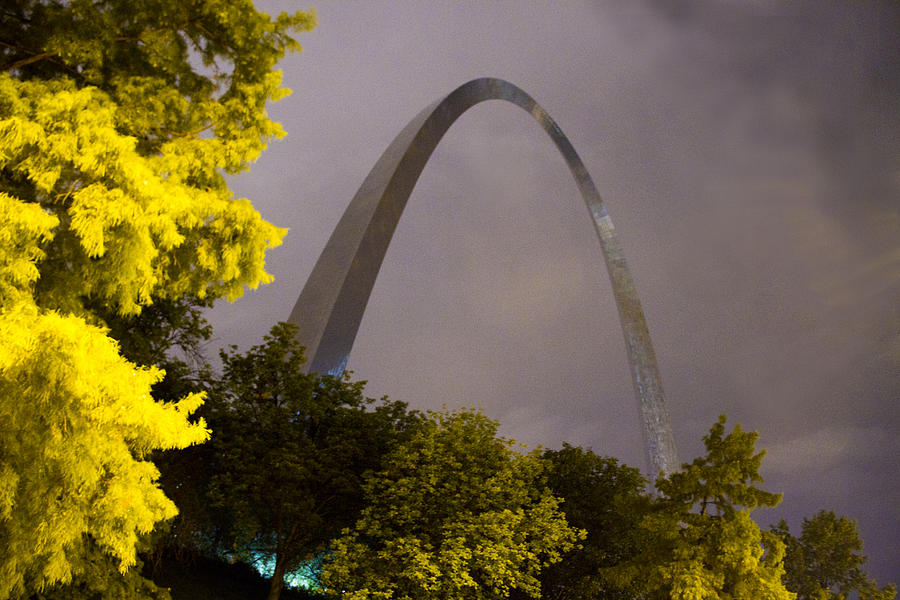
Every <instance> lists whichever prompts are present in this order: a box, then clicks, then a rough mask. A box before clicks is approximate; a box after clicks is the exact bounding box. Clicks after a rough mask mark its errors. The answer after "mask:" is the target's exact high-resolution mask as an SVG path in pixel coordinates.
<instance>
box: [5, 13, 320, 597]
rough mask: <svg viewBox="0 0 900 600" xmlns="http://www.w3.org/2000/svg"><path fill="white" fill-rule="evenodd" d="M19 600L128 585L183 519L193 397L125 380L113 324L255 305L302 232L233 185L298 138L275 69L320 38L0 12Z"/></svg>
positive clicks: (189, 18)
mask: <svg viewBox="0 0 900 600" xmlns="http://www.w3.org/2000/svg"><path fill="white" fill-rule="evenodd" d="M0 17H2V18H0V71H2V72H0V357H2V360H0V423H3V425H2V428H0V598H8V597H19V596H23V595H26V594H28V593H31V592H33V591H36V590H40V589H42V588H44V587H45V586H50V585H53V584H54V583H57V582H66V581H69V580H70V579H71V577H72V576H73V574H74V573H77V572H79V571H83V570H84V569H85V568H86V566H87V565H88V564H89V562H90V559H89V556H93V555H94V551H95V550H96V549H98V548H99V549H100V550H101V551H102V552H101V553H102V554H104V555H106V556H111V557H113V558H115V560H116V561H117V562H118V564H119V566H120V568H121V569H126V568H127V567H128V566H129V565H131V564H133V563H134V561H135V556H134V554H135V552H134V542H135V539H136V535H137V534H138V533H140V532H144V531H147V530H149V529H150V528H151V527H153V525H154V524H155V523H157V522H159V521H160V520H162V519H166V518H169V517H171V516H172V515H173V514H174V513H175V507H174V505H173V504H172V503H171V501H169V500H168V499H167V498H166V497H165V496H164V495H163V494H162V493H161V492H160V491H159V489H158V486H157V485H156V483H155V480H156V477H157V472H156V469H155V467H154V466H153V464H152V463H150V462H148V460H147V457H148V454H149V453H150V451H151V450H153V449H155V448H170V447H184V446H186V445H189V444H193V443H196V442H199V441H202V440H203V439H204V438H205V437H206V431H205V428H204V425H203V423H202V422H198V423H195V424H193V425H192V424H191V423H189V422H188V420H187V416H188V414H189V413H190V412H191V411H192V410H194V409H195V408H196V407H197V406H198V405H199V404H200V402H201V398H200V397H199V396H197V395H189V396H187V397H185V398H184V399H182V400H181V401H180V402H175V403H172V404H166V405H164V404H159V403H155V402H154V401H153V398H152V392H151V386H152V385H153V384H154V383H155V382H157V381H158V380H159V379H160V377H161V373H160V372H159V371H158V370H156V369H153V368H143V367H138V366H137V365H134V364H132V363H130V362H129V361H127V360H125V359H124V358H123V357H122V356H121V355H120V354H119V350H118V347H117V344H116V342H115V341H113V339H111V338H110V337H109V336H108V334H107V333H106V331H105V330H104V329H103V327H104V325H105V323H104V315H112V314H119V315H134V314H137V313H139V312H140V311H141V309H142V307H144V306H147V305H150V304H151V303H152V302H153V301H154V299H168V300H177V299H179V298H181V297H183V296H185V295H193V296H196V297H198V298H216V297H222V296H225V297H228V298H229V299H234V298H237V297H238V296H240V295H241V292H242V289H243V288H244V287H245V286H250V287H254V286H256V285H258V284H260V283H265V282H267V281H269V280H270V279H271V277H270V276H269V275H268V274H267V273H266V272H265V268H264V257H265V251H266V249H268V248H271V247H272V246H274V245H276V244H278V243H279V242H280V239H281V237H282V235H283V234H284V230H281V229H279V228H277V227H275V226H273V225H271V224H269V223H267V222H265V221H264V220H263V219H262V218H261V217H260V215H259V214H258V212H257V211H256V210H254V209H253V207H252V206H251V204H250V203H249V201H247V200H244V199H233V198H232V195H231V192H230V191H229V190H228V187H227V185H226V182H225V179H224V174H226V173H236V172H239V171H241V170H243V169H246V168H247V167H248V165H249V164H250V163H251V162H253V161H254V160H255V159H256V157H257V156H258V155H259V153H260V152H261V151H262V149H263V148H264V147H265V145H266V143H267V140H268V139H270V138H272V137H278V136H280V135H282V134H283V132H282V130H281V128H280V127H279V126H278V125H277V124H276V123H274V122H272V121H271V120H270V119H269V118H268V116H267V115H266V111H265V106H266V103H267V102H268V101H269V100H277V99H278V98H280V97H283V96H284V95H285V93H286V90H283V89H281V88H280V87H279V82H280V73H279V72H277V71H275V70H274V66H275V63H276V62H277V61H278V60H279V59H280V58H281V57H282V56H283V54H284V52H285V51H290V50H297V49H299V45H298V44H297V42H296V40H295V39H294V38H293V37H292V35H293V34H294V33H296V32H300V31H304V30H307V29H309V28H311V27H312V26H313V24H314V20H315V19H314V16H313V15H312V14H311V13H302V12H298V13H296V14H293V15H289V14H282V15H280V16H278V17H276V18H275V19H272V18H271V17H269V16H268V15H266V14H265V13H261V12H258V11H257V10H256V9H255V8H254V7H253V4H252V3H251V2H250V1H249V0H198V1H197V2H190V3H178V2H170V1H168V0H109V1H106V2H102V3H98V2H93V1H90V0H73V1H71V2H56V1H53V0H22V1H20V2H15V3H5V4H4V5H3V7H2V8H0Z"/></svg>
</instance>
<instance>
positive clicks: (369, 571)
mask: <svg viewBox="0 0 900 600" xmlns="http://www.w3.org/2000/svg"><path fill="white" fill-rule="evenodd" d="M544 469H545V463H544V461H543V460H542V459H541V458H540V455H539V453H538V452H531V453H528V454H520V453H519V452H517V451H516V450H515V449H514V448H513V447H512V443H511V442H510V441H508V440H504V439H503V438H499V437H497V423H496V422H494V421H491V420H490V419H488V418H487V417H484V416H483V415H481V414H480V413H478V412H472V411H464V412H459V413H454V414H446V413H429V418H428V420H427V421H426V422H425V423H424V424H423V425H422V426H421V427H420V428H419V429H418V430H417V431H416V432H415V433H414V435H413V437H412V438H411V439H410V440H409V441H408V442H406V443H404V444H402V445H401V446H400V447H398V448H397V449H396V450H394V451H393V452H392V453H390V454H389V455H388V456H387V457H386V459H385V462H384V466H383V467H382V469H381V470H380V471H378V472H376V473H373V474H372V475H371V476H370V477H369V478H368V480H367V481H366V483H365V486H364V487H365V498H366V501H367V504H366V507H365V508H364V509H363V511H362V516H361V518H360V519H359V520H358V521H357V523H356V525H355V526H354V527H353V528H352V529H348V530H346V531H345V532H344V535H342V536H341V537H340V538H339V539H337V540H335V541H334V542H333V546H332V557H331V559H330V560H329V561H327V562H326V563H325V567H324V570H323V573H322V581H323V583H324V585H325V588H326V589H328V590H332V591H334V590H341V591H342V592H343V594H342V595H341V597H342V598H346V599H347V600H363V599H370V598H371V599H376V598H379V599H385V600H386V599H393V600H413V599H418V598H443V599H446V600H455V599H459V600H462V599H467V600H468V599H474V600H481V599H488V598H491V599H500V598H507V597H508V596H509V594H510V592H511V591H512V590H520V591H522V592H524V593H526V594H528V595H530V596H533V597H538V596H539V595H540V583H539V581H538V579H537V577H538V575H539V574H540V572H541V569H542V568H543V567H545V566H546V565H548V564H552V563H554V562H557V561H559V560H560V557H561V555H562V553H564V552H566V551H567V550H570V549H571V548H573V547H574V545H575V544H576V543H577V541H578V540H579V539H581V538H582V537H583V536H584V534H583V532H581V531H579V530H577V529H575V528H573V527H570V526H569V525H568V524H567V523H566V520H565V517H564V515H563V513H562V511H561V510H560V507H559V499H558V498H556V497H555V496H553V495H552V493H551V492H550V490H549V489H548V488H547V487H546V485H545V483H544V480H543V471H544Z"/></svg>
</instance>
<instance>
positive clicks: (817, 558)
mask: <svg viewBox="0 0 900 600" xmlns="http://www.w3.org/2000/svg"><path fill="white" fill-rule="evenodd" d="M772 531H773V532H774V533H775V534H776V535H778V536H779V537H780V538H781V540H782V541H783V542H784V544H785V545H786V546H787V552H786V554H785V560H784V566H785V571H786V573H785V578H784V584H785V587H787V588H788V589H789V590H791V591H792V592H796V593H797V600H846V599H847V598H849V597H850V594H851V593H853V592H856V593H857V594H858V596H859V598H860V600H893V598H895V597H896V596H897V586H895V585H889V586H886V587H884V588H879V587H878V585H877V584H876V583H875V580H873V579H872V578H871V577H869V576H868V575H867V574H866V572H865V571H864V570H863V565H864V564H865V562H866V557H865V555H863V554H862V540H861V539H860V538H859V532H858V531H857V529H856V522H855V521H852V520H851V519H848V518H846V517H838V516H836V515H835V514H834V512H832V511H830V510H829V511H825V510H821V511H819V512H817V513H816V514H815V515H813V517H812V518H809V519H803V527H802V529H801V533H800V537H794V536H792V535H791V532H790V529H789V528H788V525H787V523H785V522H784V521H781V522H780V523H778V525H776V526H774V527H773V528H772Z"/></svg>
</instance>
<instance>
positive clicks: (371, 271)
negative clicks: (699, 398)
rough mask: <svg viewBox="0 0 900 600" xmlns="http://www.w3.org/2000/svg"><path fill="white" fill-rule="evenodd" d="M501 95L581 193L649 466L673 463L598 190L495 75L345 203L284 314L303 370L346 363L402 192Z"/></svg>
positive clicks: (420, 120)
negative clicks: (538, 130) (466, 121)
mask: <svg viewBox="0 0 900 600" xmlns="http://www.w3.org/2000/svg"><path fill="white" fill-rule="evenodd" d="M485 100H505V101H507V102H511V103H513V104H515V105H516V106H518V107H520V108H522V109H523V110H525V111H526V112H528V113H529V114H530V115H531V116H532V117H534V119H535V120H536V121H537V122H538V123H539V124H540V125H541V127H543V128H544V131H546V132H547V134H548V135H549V136H550V138H551V139H552V140H553V142H554V143H555V144H556V147H557V148H558V149H559V151H560V153H562V155H563V158H564V159H565V160H566V163H567V164H568V165H569V169H570V170H571V171H572V175H573V176H574V177H575V182H576V183H577V185H578V189H579V190H580V191H581V195H582V197H583V198H584V201H585V204H586V205H587V208H588V211H589V212H590V215H591V219H592V221H593V223H594V228H595V229H596V231H597V237H598V238H599V240H600V247H601V248H602V250H603V257H604V260H605V261H606V269H607V272H608V274H609V279H610V281H611V283H612V290H613V295H614V296H615V300H616V307H617V308H618V311H619V320H620V322H621V324H622V332H623V334H624V336H625V346H626V350H627V353H628V363H629V366H630V368H631V377H632V382H633V384H634V391H635V395H636V396H637V401H638V407H639V411H640V416H641V422H642V430H643V435H644V441H645V445H646V450H647V457H648V461H649V467H650V470H651V474H652V475H654V476H655V475H656V474H657V473H659V472H660V471H662V472H663V473H666V474H669V473H671V472H673V471H674V470H675V469H677V467H678V464H677V460H678V459H677V453H676V450H675V440H674V438H673V436H672V428H671V425H670V423H669V414H668V410H667V408H666V404H665V398H664V396H663V389H662V382H661V379H660V376H659V369H658V368H657V365H656V356H655V354H654V352H653V346H652V345H651V343H650V333H649V332H648V330H647V323H646V319H645V318H644V311H643V309H642V308H641V303H640V300H638V295H637V290H636V289H635V287H634V282H633V280H632V278H631V273H630V272H629V270H628V266H627V265H626V263H625V256H624V254H623V252H622V247H621V245H620V244H619V241H618V238H617V237H616V232H615V229H614V228H613V224H612V221H611V220H610V218H609V215H608V214H607V212H606V208H605V207H604V205H603V201H602V200H601V198H600V194H599V193H598V192H597V188H596V186H595V185H594V182H593V180H592V179H591V176H590V175H589V174H588V172H587V169H586V168H585V166H584V163H582V162H581V159H580V158H579V157H578V154H577V153H576V152H575V149H574V148H573V147H572V144H571V143H570V142H569V140H568V138H566V136H565V135H564V134H563V132H562V131H561V130H560V128H559V126H558V125H557V124H556V123H555V122H554V121H553V119H551V118H550V115H548V114H547V111H545V110H544V109H543V108H542V107H541V106H540V105H538V103H537V102H535V101H534V99H533V98H532V97H531V96H529V95H528V94H526V93H525V92H524V91H522V90H521V89H519V88H518V87H516V86H515V85H513V84H511V83H509V82H507V81H503V80H502V79H493V78H482V79H475V80H473V81H470V82H468V83H466V84H464V85H462V86H460V87H458V88H457V89H456V90H454V91H453V92H452V93H450V94H449V95H448V96H447V97H445V98H443V99H441V100H438V101H437V102H435V103H433V104H431V105H430V106H428V107H427V108H426V109H425V110H423V111H422V112H420V113H419V114H418V115H416V117H415V118H414V119H413V120H412V121H410V122H409V124H408V125H407V126H406V127H405V128H404V129H403V130H402V131H401V132H400V134H399V135H397V137H396V138H395V139H394V141H393V142H391V144H390V146H388V148H387V150H385V151H384V154H382V155H381V158H379V159H378V162H377V163H375V166H374V167H372V170H371V171H370V172H369V175H368V176H367V177H366V179H365V181H363V183H362V185H361V186H360V188H359V191H357V192H356V195H355V196H354V197H353V200H352V201H351V202H350V204H349V206H348V207H347V210H346V211H345V212H344V215H343V217H341V220H340V222H339V223H338V225H337V227H336V228H335V230H334V232H333V233H332V234H331V238H330V239H329V240H328V244H327V245H326V246H325V249H324V250H323V251H322V254H321V255H320V256H319V260H318V262H316V266H315V267H314V268H313V271H312V273H311V274H310V276H309V279H308V280H307V282H306V285H305V286H304V288H303V291H302V292H301V293H300V297H299V298H298V300H297V303H296V305H295V306H294V310H293V311H291V316H290V318H289V319H288V321H290V322H291V323H294V324H296V325H297V326H298V328H299V330H298V334H297V337H298V339H299V341H300V342H301V343H302V344H303V345H304V346H305V347H306V352H307V360H308V362H307V363H306V365H304V367H305V369H306V370H307V371H309V372H318V373H331V374H335V375H337V374H340V373H341V372H343V371H344V368H345V366H346V365H347V359H348V357H349V355H350V350H351V349H352V347H353V341H354V340H355V339H356V333H357V331H358V330H359V325H360V322H361V321H362V317H363V313H364V312H365V309H366V304H367V303H368V300H369V295H370V293H371V291H372V287H373V286H374V284H375V278H376V277H377V276H378V271H379V269H380V268H381V263H382V261H383V259H384V255H385V253H386V252H387V248H388V245H389V244H390V241H391V237H392V236H393V234H394V230H395V228H396V227H397V222H398V221H399V220H400V216H401V215H402V214H403V208H404V207H405V206H406V201H407V199H408V198H409V195H410V194H411V193H412V191H413V188H414V187H415V184H416V181H417V180H418V178H419V175H420V174H421V172H422V169H423V168H424V167H425V164H426V163H427V162H428V159H429V157H430V156H431V153H432V152H433V151H434V149H435V147H436V146H437V144H438V142H440V140H441V138H442V137H443V136H444V133H446V132H447V130H448V129H449V128H450V126H451V125H452V124H453V123H454V121H456V119H457V118H459V116H460V115H462V114H463V113H464V112H465V111H467V110H468V109H469V108H471V107H472V106H474V105H476V104H478V103H479V102H484V101H485Z"/></svg>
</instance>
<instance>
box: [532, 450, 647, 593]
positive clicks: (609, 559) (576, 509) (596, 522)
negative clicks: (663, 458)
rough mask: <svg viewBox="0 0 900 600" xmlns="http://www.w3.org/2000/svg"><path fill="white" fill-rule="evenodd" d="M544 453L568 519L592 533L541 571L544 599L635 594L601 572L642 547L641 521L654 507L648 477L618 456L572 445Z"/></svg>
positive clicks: (553, 488) (552, 484) (549, 477)
mask: <svg viewBox="0 0 900 600" xmlns="http://www.w3.org/2000/svg"><path fill="white" fill-rule="evenodd" d="M543 456H544V459H545V460H547V461H548V462H549V468H548V471H547V484H548V486H549V487H550V490H551V491H552V492H553V494H554V495H556V496H558V497H560V498H562V499H563V505H562V508H563V512H565V515H566V520H567V521H568V522H569V524H570V525H572V526H573V527H578V528H579V529H584V530H585V531H587V538H586V539H585V540H584V542H582V544H581V546H580V547H578V548H573V549H572V550H570V551H569V552H568V553H566V554H565V555H564V556H563V558H562V560H561V561H559V562H558V563H555V564H553V565H550V566H548V567H546V568H545V569H544V570H543V571H542V572H541V575H540V580H541V598H543V599H544V600H592V599H600V598H603V599H617V598H621V599H625V598H634V597H635V595H634V594H633V591H632V590H628V589H625V590H622V589H618V588H615V587H614V586H611V585H610V583H609V582H608V581H606V580H604V579H603V578H602V577H600V573H601V570H602V569H604V568H608V567H612V566H614V565H617V564H620V563H622V562H625V561H627V560H629V559H631V558H634V556H635V555H636V554H637V553H638V551H639V550H640V543H641V536H640V531H639V525H640V521H641V518H642V517H643V516H644V515H645V514H647V510H648V508H649V505H650V496H649V495H648V494H647V493H646V489H645V488H646V484H647V482H646V480H645V479H644V478H643V476H642V475H641V473H640V471H639V470H638V469H634V468H632V467H628V466H625V465H620V464H619V462H618V461H617V460H616V459H615V458H608V457H601V456H598V455H596V454H594V453H593V452H592V451H591V450H589V449H588V450H585V449H583V448H578V447H572V446H570V445H569V444H563V447H562V448H561V449H560V450H546V451H544V455H543Z"/></svg>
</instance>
